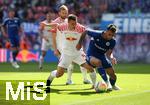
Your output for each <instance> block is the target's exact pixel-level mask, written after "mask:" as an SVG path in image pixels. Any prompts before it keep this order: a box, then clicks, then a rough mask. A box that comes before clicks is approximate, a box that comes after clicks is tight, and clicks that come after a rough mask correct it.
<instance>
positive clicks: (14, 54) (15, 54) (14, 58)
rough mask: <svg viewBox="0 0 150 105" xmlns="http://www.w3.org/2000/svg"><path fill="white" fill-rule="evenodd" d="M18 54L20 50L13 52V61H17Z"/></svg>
mask: <svg viewBox="0 0 150 105" xmlns="http://www.w3.org/2000/svg"><path fill="white" fill-rule="evenodd" d="M17 55H18V51H17V50H15V51H13V52H12V57H13V61H16V57H17Z"/></svg>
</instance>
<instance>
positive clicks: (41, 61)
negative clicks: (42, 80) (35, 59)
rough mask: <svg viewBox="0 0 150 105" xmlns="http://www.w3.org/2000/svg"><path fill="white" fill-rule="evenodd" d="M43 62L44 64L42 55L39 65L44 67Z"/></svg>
mask: <svg viewBox="0 0 150 105" xmlns="http://www.w3.org/2000/svg"><path fill="white" fill-rule="evenodd" d="M42 64H43V56H42V55H41V56H40V59H39V67H42Z"/></svg>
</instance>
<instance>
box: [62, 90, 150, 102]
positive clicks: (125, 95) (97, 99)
mask: <svg viewBox="0 0 150 105" xmlns="http://www.w3.org/2000/svg"><path fill="white" fill-rule="evenodd" d="M147 92H150V90H145V91H142V92H136V93H128V94H123V95H116V96H110V97H108V98H107V97H105V98H101V99H99V98H96V99H94V100H87V101H78V102H73V103H68V104H63V105H78V104H85V103H88V102H93V101H102V100H106V99H111V98H117V97H127V96H133V95H138V94H143V93H147Z"/></svg>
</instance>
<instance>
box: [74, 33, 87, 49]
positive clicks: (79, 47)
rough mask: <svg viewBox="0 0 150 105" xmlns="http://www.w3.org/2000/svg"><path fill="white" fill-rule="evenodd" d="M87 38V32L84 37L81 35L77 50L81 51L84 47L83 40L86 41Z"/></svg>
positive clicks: (83, 34)
mask: <svg viewBox="0 0 150 105" xmlns="http://www.w3.org/2000/svg"><path fill="white" fill-rule="evenodd" d="M85 37H86V31H85V32H83V33H82V35H81V37H80V39H79V42H78V44H77V45H76V49H77V50H80V49H81V47H82V42H83V40H84V39H85Z"/></svg>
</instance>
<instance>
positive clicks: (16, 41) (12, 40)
mask: <svg viewBox="0 0 150 105" xmlns="http://www.w3.org/2000/svg"><path fill="white" fill-rule="evenodd" d="M10 44H11V50H18V48H19V39H18V38H16V37H13V38H10Z"/></svg>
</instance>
